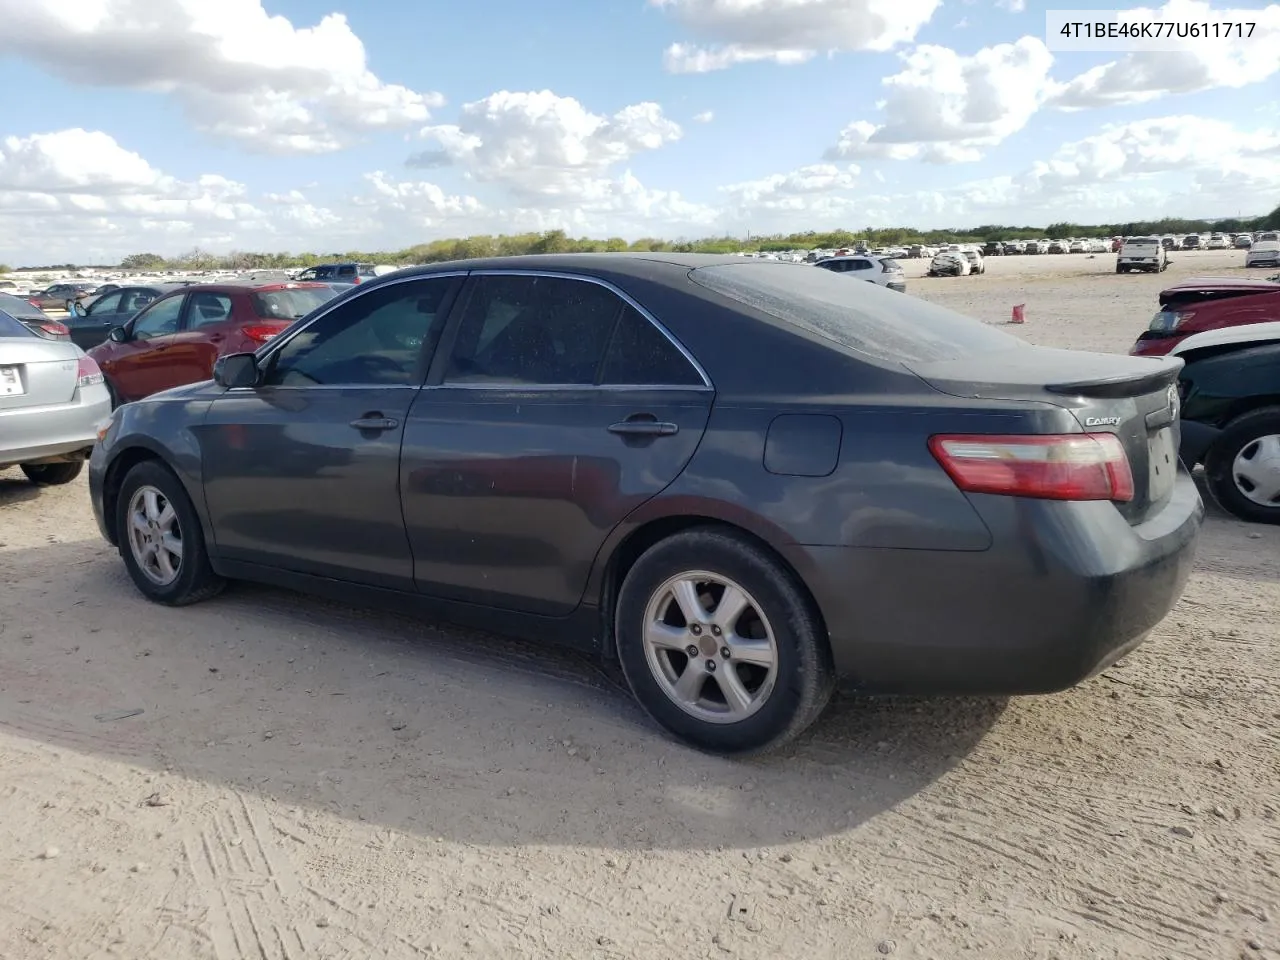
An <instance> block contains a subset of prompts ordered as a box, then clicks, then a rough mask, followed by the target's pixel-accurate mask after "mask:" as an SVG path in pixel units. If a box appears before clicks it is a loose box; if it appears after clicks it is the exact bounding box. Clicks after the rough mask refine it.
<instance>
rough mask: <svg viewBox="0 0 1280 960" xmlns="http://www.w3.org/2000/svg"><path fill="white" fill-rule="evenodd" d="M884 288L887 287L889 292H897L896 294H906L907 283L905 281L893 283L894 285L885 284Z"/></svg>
mask: <svg viewBox="0 0 1280 960" xmlns="http://www.w3.org/2000/svg"><path fill="white" fill-rule="evenodd" d="M885 286H886V287H888V288H889V289H890V290H896V291H898V293H906V292H907V282H906V281H905V280H903V281H901V282H897V281H895V282H894V283H886V284H885Z"/></svg>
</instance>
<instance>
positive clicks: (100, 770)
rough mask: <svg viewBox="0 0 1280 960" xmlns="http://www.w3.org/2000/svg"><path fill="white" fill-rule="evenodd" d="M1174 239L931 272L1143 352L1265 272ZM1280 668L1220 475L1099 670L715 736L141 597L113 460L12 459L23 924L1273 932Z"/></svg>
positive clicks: (430, 930) (997, 939) (313, 626)
mask: <svg viewBox="0 0 1280 960" xmlns="http://www.w3.org/2000/svg"><path fill="white" fill-rule="evenodd" d="M1173 261H1174V262H1173V265H1172V266H1171V268H1170V270H1169V272H1168V273H1166V274H1164V275H1160V276H1144V275H1126V276H1117V275H1115V274H1114V272H1113V271H1114V257H1112V256H1104V255H1097V256H1095V257H1088V256H1084V255H1074V256H1041V257H1010V258H991V259H990V260H989V261H988V267H987V273H986V275H985V276H976V277H963V278H954V279H925V278H923V276H922V274H923V272H924V270H925V269H926V267H927V262H926V261H905V262H904V266H905V268H906V270H907V275H908V291H909V294H910V295H915V296H921V297H924V298H926V299H929V300H932V301H935V302H938V303H942V304H945V305H947V306H950V307H953V308H956V309H958V310H961V311H962V312H966V313H969V314H972V315H974V316H977V317H980V318H981V319H984V320H987V321H990V322H1002V321H1005V320H1007V319H1008V317H1009V314H1010V311H1011V308H1012V306H1013V305H1015V304H1019V303H1025V304H1026V314H1027V323H1026V325H1025V326H1023V327H1021V328H1018V332H1019V333H1020V334H1021V335H1022V336H1025V337H1026V338H1027V339H1029V340H1031V341H1033V342H1035V343H1039V344H1043V345H1047V346H1058V347H1077V348H1084V349H1096V350H1109V351H1117V352H1120V351H1124V350H1125V349H1127V348H1128V346H1129V345H1130V344H1131V343H1132V341H1133V339H1134V337H1135V336H1136V335H1137V333H1138V332H1139V331H1140V330H1141V329H1142V328H1143V327H1144V326H1145V324H1146V322H1147V320H1148V319H1149V318H1150V316H1151V314H1152V313H1153V312H1154V310H1155V306H1156V303H1155V295H1156V292H1157V291H1158V290H1159V289H1161V288H1162V287H1163V286H1165V285H1167V284H1170V283H1172V282H1174V281H1175V280H1177V279H1181V278H1184V277H1189V276H1197V275H1205V274H1214V275H1223V274H1243V273H1244V271H1243V269H1242V268H1241V267H1240V266H1239V265H1240V264H1241V263H1242V262H1243V254H1242V253H1241V252H1239V251H1232V252H1227V253H1191V252H1183V253H1176V254H1175V255H1174V257H1173ZM1265 274H1266V272H1265V271H1254V275H1255V276H1264V275H1265ZM850 282H856V281H852V280H851V281H850ZM922 602H928V598H922ZM1045 615H1046V617H1051V616H1052V615H1053V611H1051V610H1047V611H1045ZM1278 681H1280V528H1267V527H1259V526H1249V525H1247V524H1243V523H1240V522H1237V521H1234V520H1232V519H1229V518H1227V517H1225V516H1224V515H1223V514H1222V513H1221V511H1218V510H1216V509H1213V508H1211V510H1210V518H1209V520H1208V522H1207V524H1206V527H1205V531H1204V535H1203V537H1202V540H1201V546H1200V553H1199V560H1198V565H1197V571H1196V573H1195V574H1194V575H1193V577H1192V579H1191V582H1190V584H1189V586H1188V588H1187V592H1186V594H1185V597H1184V599H1183V600H1182V601H1181V603H1180V604H1179V605H1178V606H1177V608H1176V609H1175V610H1174V612H1173V613H1172V614H1171V615H1170V616H1169V618H1168V619H1167V620H1166V621H1165V622H1164V623H1162V624H1161V625H1160V626H1159V627H1158V628H1157V630H1156V631H1155V633H1154V634H1153V636H1152V637H1151V638H1150V639H1149V640H1148V642H1147V643H1146V644H1145V645H1143V646H1142V647H1140V648H1138V650H1136V651H1135V652H1134V653H1132V654H1131V655H1130V656H1128V657H1127V658H1126V659H1125V660H1123V661H1121V663H1119V664H1117V665H1116V666H1115V667H1113V668H1111V669H1109V670H1107V671H1105V672H1104V673H1103V675H1102V676H1100V677H1097V678H1095V679H1093V680H1091V681H1089V682H1087V683H1085V684H1084V685H1082V686H1081V687H1079V688H1078V689H1075V690H1072V691H1069V692H1067V693H1063V694H1060V695H1057V696H1052V697H1042V698H1022V699H1015V700H1011V701H991V700H964V699H962V700H936V701H926V700H898V701H893V700H882V701H858V700H841V701H837V702H836V703H835V704H833V706H832V708H831V709H830V710H829V712H828V713H827V715H826V716H825V717H824V718H823V719H822V720H821V721H819V723H818V724H817V725H816V726H815V727H814V728H813V730H812V731H811V732H810V733H809V734H807V735H806V736H805V737H803V738H802V739H801V740H800V741H799V742H798V743H797V744H796V745H794V746H793V747H791V748H789V749H788V750H786V751H784V752H783V753H781V754H779V755H776V756H771V757H769V758H767V759H765V760H761V761H756V762H732V761H725V760H719V759H712V758H708V757H705V756H702V755H700V754H697V753H694V752H692V751H690V750H688V749H685V748H683V747H680V746H677V745H675V744H673V743H671V742H669V741H667V740H665V739H664V738H663V737H662V736H661V735H660V734H658V733H657V732H656V730H655V729H654V728H653V727H652V726H651V724H649V723H648V722H647V721H646V720H645V719H644V717H643V715H642V713H641V711H640V710H639V708H638V707H636V706H635V705H634V704H633V703H632V702H631V700H630V699H629V698H628V697H627V695H626V694H625V693H623V692H622V691H621V690H620V689H618V688H617V686H616V684H615V681H614V679H613V678H612V677H611V676H609V675H607V674H605V673H602V672H600V671H599V670H597V669H596V668H595V667H593V666H592V665H591V664H589V663H586V662H584V661H582V660H580V659H578V658H575V657H571V656H566V655H561V654H557V653H555V652H548V651H544V650H539V649H536V648H533V647H529V646H525V645H522V644H516V643H513V642H510V641H505V640H502V639H499V638H495V637H491V636H488V635H479V634H472V633H468V632H465V631H458V630H453V629H446V628H442V627H437V626H435V625H432V624H426V623H421V622H416V621H412V620H408V619H405V618H401V617H397V616H392V615H387V614H382V613H376V612H370V611H367V610H360V609H353V608H349V607H343V606H339V605H336V604H330V603H325V602H323V601H317V600H313V599H310V598H303V597H299V596H296V595H293V594H290V593H286V592H283V591H276V590H270V589H266V588H261V587H252V586H233V587H232V588H231V589H230V590H228V591H227V593H226V594H224V595H223V596H222V597H221V598H219V599H217V600H215V601H212V602H210V603H206V604H202V605H199V606H196V607H191V608H188V609H183V610H171V609H167V608H162V607H157V606H153V605H151V604H148V603H147V602H146V601H144V600H143V599H142V598H141V597H140V596H139V595H138V594H137V593H136V591H135V590H134V588H133V586H132V583H131V582H130V581H129V579H128V577H127V575H126V573H125V571H124V568H123V566H122V565H121V563H120V562H119V559H118V557H117V556H116V555H115V553H114V551H112V550H111V549H110V548H108V547H107V546H106V545H105V544H103V543H102V542H101V541H100V540H99V539H98V535H97V530H96V528H95V526H94V524H93V519H92V516H91V514H90V511H89V505H88V496H87V490H86V485H85V483H84V481H83V480H80V481H77V482H76V483H73V484H71V485H69V486H67V487H62V488H47V489H41V490H37V489H35V488H33V487H30V486H29V485H27V484H26V482H25V480H24V479H23V478H22V476H21V474H20V473H19V472H18V471H16V470H12V471H6V472H3V473H0V864H2V868H0V957H3V958H4V960H25V958H37V957H40V958H49V957H58V958H63V957H68V958H70V957H74V958H80V957H84V958H90V957H92V958H98V957H122V958H131V960H141V958H158V960H170V958H172V960H179V958H182V960H185V958H211V960H239V958H247V957H253V958H266V960H285V958H289V960H301V958H303V957H312V956H314V957H333V958H339V957H344V958H345V957H352V958H357V957H358V958H367V957H387V958H393V960H399V958H410V957H421V956H432V955H435V956H447V957H455V956H456V957H504V958H507V957H521V956H547V957H557V958H559V957H566V958H568V957H572V958H578V957H602V958H603V957H609V958H614V957H672V958H674V957H720V956H726V957H727V956H732V957H735V958H757V957H759V958H766V957H767V958H775V957H787V958H792V957H795V958H806V960H809V958H826V957H872V956H881V955H884V954H886V953H891V954H892V955H893V956H894V957H907V958H927V957H936V958H938V960H947V958H953V957H957V956H973V957H982V958H1004V957H1009V958H1022V957H1035V958H1049V957H1058V958H1086V957H1087V958H1095V957H1116V958H1120V957H1124V958H1135V957H1179V958H1181V957H1187V958H1193V957H1194V958H1203V957H1237V956H1241V955H1245V956H1251V957H1257V956H1262V957H1268V956H1270V957H1280V789H1278V786H1277V785H1278V784H1280V692H1278ZM138 709H141V710H142V711H143V712H142V713H140V714H136V715H133V716H123V714H128V713H132V712H133V711H136V710H138Z"/></svg>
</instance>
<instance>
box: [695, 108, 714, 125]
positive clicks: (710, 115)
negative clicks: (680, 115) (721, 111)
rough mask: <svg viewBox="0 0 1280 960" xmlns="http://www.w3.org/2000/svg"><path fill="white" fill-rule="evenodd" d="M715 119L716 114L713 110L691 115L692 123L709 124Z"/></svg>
mask: <svg viewBox="0 0 1280 960" xmlns="http://www.w3.org/2000/svg"><path fill="white" fill-rule="evenodd" d="M715 118H716V114H715V111H714V110H703V111H702V112H701V113H695V114H694V115H693V122H694V123H710V122H711V121H712V120H714V119H715Z"/></svg>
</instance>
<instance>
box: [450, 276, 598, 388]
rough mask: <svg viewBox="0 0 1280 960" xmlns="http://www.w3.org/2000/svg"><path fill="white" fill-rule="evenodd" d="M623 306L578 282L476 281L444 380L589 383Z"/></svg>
mask: <svg viewBox="0 0 1280 960" xmlns="http://www.w3.org/2000/svg"><path fill="white" fill-rule="evenodd" d="M623 306H624V303H623V301H622V300H621V299H620V298H619V297H618V296H617V295H616V294H615V293H613V292H612V291H610V290H608V289H606V288H605V287H602V286H600V285H599V284H597V283H589V282H588V281H585V280H575V279H572V278H569V277H541V276H538V277H533V276H521V275H518V274H516V275H509V276H499V275H489V276H480V277H477V278H476V280H475V286H474V288H473V290H472V293H471V296H470V299H469V300H468V302H467V305H466V312H465V313H464V314H463V316H462V321H461V323H460V325H459V327H458V337H457V341H456V343H455V345H454V349H453V354H452V356H451V357H450V359H449V367H448V369H447V370H446V372H445V378H444V380H445V383H492V384H503V385H516V384H536V385H541V386H569V385H584V386H585V385H591V384H594V383H595V382H596V371H597V369H598V368H599V366H600V362H601V360H602V359H603V357H604V352H605V348H606V347H607V345H608V343H609V337H610V335H611V334H612V332H613V328H614V323H615V321H616V320H617V319H618V315H619V313H620V312H621V311H622V308H623Z"/></svg>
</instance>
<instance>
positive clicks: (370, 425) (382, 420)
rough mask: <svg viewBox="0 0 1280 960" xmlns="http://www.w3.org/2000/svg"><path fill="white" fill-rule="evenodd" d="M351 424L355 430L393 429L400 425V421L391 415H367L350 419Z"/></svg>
mask: <svg viewBox="0 0 1280 960" xmlns="http://www.w3.org/2000/svg"><path fill="white" fill-rule="evenodd" d="M351 426H353V427H355V428H356V429H357V430H394V429H395V428H396V427H398V426H400V421H399V420H393V419H392V418H391V417H378V416H368V417H360V418H358V419H356V420H352V421H351Z"/></svg>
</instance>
